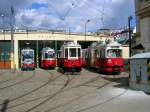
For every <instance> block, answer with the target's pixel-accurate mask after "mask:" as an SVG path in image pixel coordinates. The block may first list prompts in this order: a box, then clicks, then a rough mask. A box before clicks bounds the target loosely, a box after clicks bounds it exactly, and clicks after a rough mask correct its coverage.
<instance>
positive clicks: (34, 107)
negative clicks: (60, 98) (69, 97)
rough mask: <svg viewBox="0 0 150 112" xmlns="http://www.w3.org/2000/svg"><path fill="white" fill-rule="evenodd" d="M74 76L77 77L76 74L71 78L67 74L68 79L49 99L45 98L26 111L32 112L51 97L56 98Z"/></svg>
mask: <svg viewBox="0 0 150 112" xmlns="http://www.w3.org/2000/svg"><path fill="white" fill-rule="evenodd" d="M74 78H75V76H74V77H72V78H69V76H68V75H67V80H66V82H65V84H64V85H63V86H62V87H61V88H60V89H59V90H58V91H57V92H55V93H53V94H52V95H50V96H49V97H48V98H47V99H45V100H44V101H42V102H40V103H38V104H37V105H35V106H33V107H32V108H30V109H28V110H26V111H25V112H30V111H32V110H34V109H36V108H37V107H39V106H41V105H43V104H45V103H46V102H48V101H49V100H50V99H52V98H54V97H55V96H57V94H59V93H60V92H62V91H63V90H64V89H65V88H66V87H67V86H68V84H69V83H70V82H71V81H72V80H73V79H74Z"/></svg>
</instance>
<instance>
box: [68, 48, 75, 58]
mask: <svg viewBox="0 0 150 112" xmlns="http://www.w3.org/2000/svg"><path fill="white" fill-rule="evenodd" d="M76 54H77V53H76V48H70V49H69V57H76Z"/></svg>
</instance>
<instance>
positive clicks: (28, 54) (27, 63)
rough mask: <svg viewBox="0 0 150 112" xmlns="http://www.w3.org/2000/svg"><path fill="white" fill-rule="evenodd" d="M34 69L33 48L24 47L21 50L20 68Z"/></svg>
mask: <svg viewBox="0 0 150 112" xmlns="http://www.w3.org/2000/svg"><path fill="white" fill-rule="evenodd" d="M28 69H32V70H34V69H35V63H34V50H33V49H30V48H25V49H22V50H21V70H28Z"/></svg>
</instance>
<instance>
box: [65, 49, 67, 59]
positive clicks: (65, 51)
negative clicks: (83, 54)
mask: <svg viewBox="0 0 150 112" xmlns="http://www.w3.org/2000/svg"><path fill="white" fill-rule="evenodd" d="M67 57H68V48H66V49H65V58H67Z"/></svg>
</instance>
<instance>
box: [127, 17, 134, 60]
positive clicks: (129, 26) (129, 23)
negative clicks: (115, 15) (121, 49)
mask: <svg viewBox="0 0 150 112" xmlns="http://www.w3.org/2000/svg"><path fill="white" fill-rule="evenodd" d="M132 19H133V18H132V16H129V17H128V28H129V29H128V30H129V31H128V32H129V56H130V57H131V54H132V53H131V52H132V50H131V20H132Z"/></svg>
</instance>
